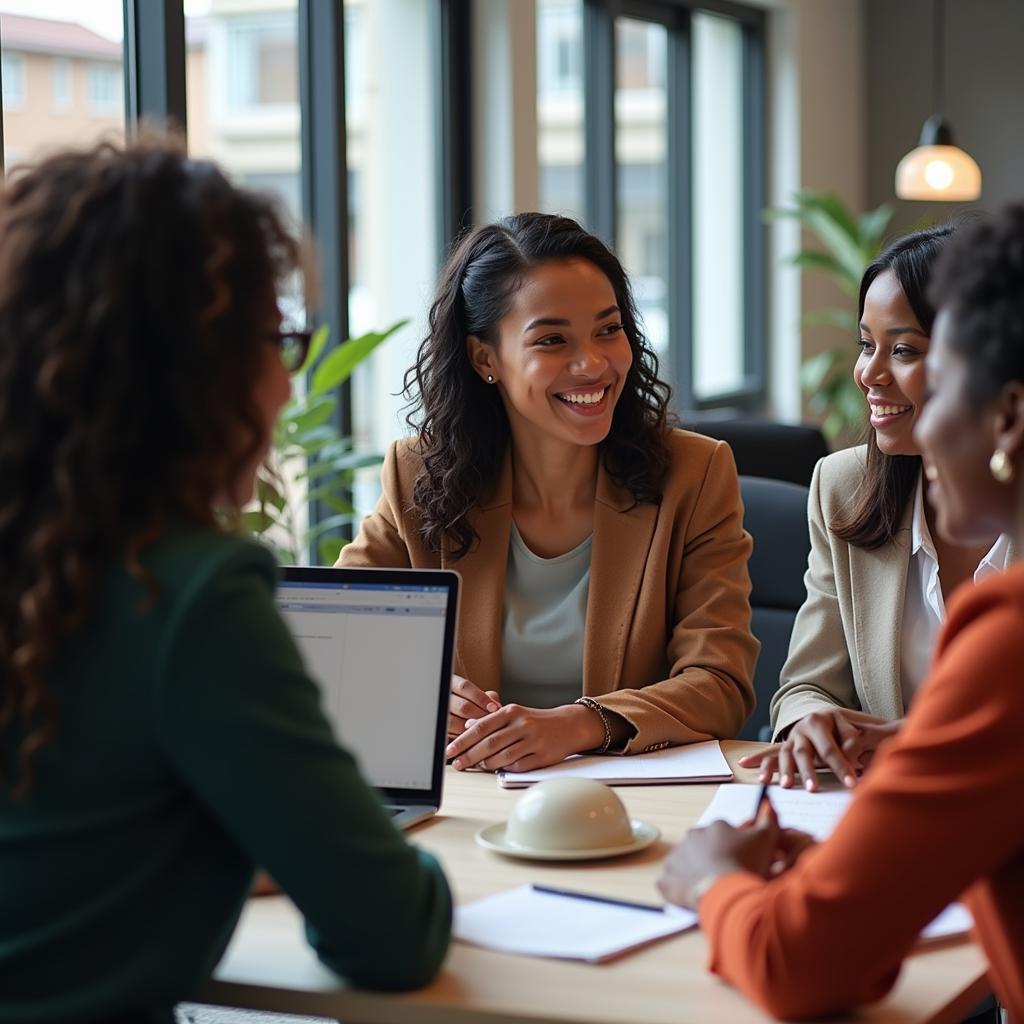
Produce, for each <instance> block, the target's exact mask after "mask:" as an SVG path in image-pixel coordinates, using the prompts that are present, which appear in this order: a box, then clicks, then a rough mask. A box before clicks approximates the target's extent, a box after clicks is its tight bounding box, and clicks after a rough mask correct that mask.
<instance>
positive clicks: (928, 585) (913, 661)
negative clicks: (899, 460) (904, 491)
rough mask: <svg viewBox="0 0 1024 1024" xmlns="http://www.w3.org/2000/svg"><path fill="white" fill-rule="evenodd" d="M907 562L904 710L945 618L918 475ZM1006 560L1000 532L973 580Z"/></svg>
mask: <svg viewBox="0 0 1024 1024" xmlns="http://www.w3.org/2000/svg"><path fill="white" fill-rule="evenodd" d="M910 531H911V550H910V564H909V565H908V567H907V593H906V597H905V599H904V602H903V630H902V634H901V638H900V648H901V650H900V669H901V671H900V687H901V689H902V692H903V707H904V710H906V709H908V708H909V707H910V702H911V700H912V699H913V697H914V694H915V693H916V692H917V690H918V687H919V686H920V685H921V683H922V682H923V681H924V678H925V676H926V675H927V674H928V669H929V668H930V667H931V662H932V654H933V653H934V651H935V643H936V641H937V640H938V637H939V631H940V630H941V629H942V625H943V623H944V622H945V621H946V603H945V601H944V600H943V597H942V586H941V585H940V583H939V560H938V555H937V554H936V552H935V544H934V542H933V541H932V535H931V532H930V531H929V529H928V522H927V520H926V519H925V517H924V480H923V474H922V476H921V477H919V478H918V481H917V488H916V489H915V491H914V517H913V520H912V522H911V527H910ZM1009 564H1010V539H1009V538H1008V537H1007V536H1006V534H1000V535H999V537H998V538H996V542H995V544H993V545H992V547H991V548H990V549H989V551H988V554H986V555H985V557H984V558H982V560H981V561H980V562H979V563H978V568H977V569H975V571H974V582H975V583H979V582H981V580H983V579H985V577H986V576H991V575H992V574H993V573H996V572H1004V571H1005V570H1006V568H1007V567H1008V566H1009Z"/></svg>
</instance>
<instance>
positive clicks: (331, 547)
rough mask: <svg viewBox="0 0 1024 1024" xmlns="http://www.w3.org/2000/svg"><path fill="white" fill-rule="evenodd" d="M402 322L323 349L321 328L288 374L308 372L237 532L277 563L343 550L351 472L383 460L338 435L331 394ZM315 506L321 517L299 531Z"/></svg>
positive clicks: (278, 428)
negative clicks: (256, 541) (255, 540)
mask: <svg viewBox="0 0 1024 1024" xmlns="http://www.w3.org/2000/svg"><path fill="white" fill-rule="evenodd" d="M407 322H408V321H407V320H399V321H398V322H397V323H394V324H392V325H391V326H390V327H389V328H387V330H385V331H381V332H377V331H371V332H369V333H368V334H363V335H361V336H360V337H358V338H351V339H349V340H348V341H345V342H343V343H342V344H340V345H338V346H337V347H336V348H333V349H331V350H329V351H328V350H327V341H328V337H329V333H330V332H329V329H328V327H327V326H326V325H323V326H321V327H320V328H318V329H317V331H316V333H315V334H314V335H313V338H312V340H311V341H310V346H309V353H308V355H307V356H306V360H305V362H304V363H303V365H302V366H300V367H299V369H298V370H296V371H295V374H294V376H295V377H297V378H301V377H303V376H304V375H307V374H308V383H307V386H306V387H305V388H303V387H301V386H298V387H296V388H295V389H294V391H295V393H294V394H293V395H292V397H291V399H290V401H289V402H288V403H287V405H285V407H284V408H283V409H282V410H281V415H280V416H279V417H278V421H277V424H276V425H275V427H274V434H273V439H272V442H271V448H270V453H269V454H268V456H267V459H266V461H265V462H264V464H263V466H262V467H261V468H260V471H259V474H258V475H257V478H256V495H255V501H254V504H253V506H252V507H251V508H250V509H249V510H248V511H246V512H245V514H244V516H243V526H244V527H245V528H246V529H248V530H250V531H251V532H252V533H254V534H255V535H256V536H257V537H259V538H260V539H261V540H263V541H264V543H266V544H268V545H269V546H270V547H271V548H273V549H274V551H275V552H276V554H277V556H278V558H279V559H280V560H281V561H282V562H285V563H295V562H298V561H300V560H301V556H302V553H303V552H305V551H308V550H309V549H311V548H312V549H314V550H315V551H316V554H317V556H318V558H319V560H320V561H321V562H323V563H325V564H327V565H331V564H333V563H334V561H335V560H336V559H337V557H338V553H339V552H340V551H341V549H342V547H343V546H344V544H345V541H344V540H343V539H342V537H341V536H340V531H341V529H342V528H343V527H344V526H346V525H348V524H349V523H351V522H352V520H353V518H354V517H355V515H356V510H355V508H354V507H353V506H352V503H351V501H350V500H349V491H350V488H351V486H352V481H353V478H354V476H355V473H356V471H357V470H359V469H362V468H363V467H365V466H374V465H379V464H380V462H381V461H382V458H383V457H382V456H381V454H380V453H379V452H360V451H355V450H354V448H353V444H352V439H351V438H350V437H344V436H342V434H341V432H340V431H339V430H338V427H337V425H336V422H335V413H336V412H337V409H338V388H339V387H340V386H341V384H343V383H344V382H345V381H346V380H348V378H349V377H350V376H351V375H352V372H353V370H355V368H356V367H357V366H358V365H359V364H360V363H362V362H363V360H365V359H366V358H367V357H368V356H369V355H370V353H371V352H373V351H374V349H376V348H377V346H378V345H380V344H381V342H383V341H384V340H385V339H387V338H389V337H390V336H391V335H392V334H394V333H395V332H396V331H397V330H399V329H400V328H401V327H403V326H404V325H405V324H406V323H407ZM314 501H315V502H317V503H318V504H319V505H320V507H321V508H323V509H326V510H327V511H328V514H327V515H326V516H323V517H321V518H320V519H319V520H318V521H317V522H315V523H312V524H310V525H306V522H307V510H308V507H309V505H310V504H311V503H312V502H314Z"/></svg>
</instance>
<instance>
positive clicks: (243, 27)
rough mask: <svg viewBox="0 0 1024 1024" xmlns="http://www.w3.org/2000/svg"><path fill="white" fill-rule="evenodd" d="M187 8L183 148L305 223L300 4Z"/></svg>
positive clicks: (293, 0) (217, 0)
mask: <svg viewBox="0 0 1024 1024" xmlns="http://www.w3.org/2000/svg"><path fill="white" fill-rule="evenodd" d="M267 6H268V5H263V4H256V3H251V4H244V5H243V4H239V3H232V2H228V0H207V2H205V3H195V2H192V3H189V4H188V5H187V6H186V9H185V13H186V20H185V45H186V57H185V69H186V78H185V87H186V96H187V102H188V148H189V152H190V153H191V154H192V155H193V156H196V157H206V158H209V159H213V160H216V161H217V162H218V163H220V164H221V166H223V167H224V168H225V169H226V170H227V171H228V172H230V173H231V174H232V175H234V177H235V179H236V180H237V181H239V182H240V183H242V184H246V185H249V186H250V187H252V188H256V189H260V190H263V191H267V192H271V193H273V194H274V195H275V196H277V198H278V199H279V200H280V201H281V203H282V205H283V206H284V208H285V209H286V210H287V211H288V212H289V214H290V215H291V217H292V220H293V222H294V224H295V225H296V226H297V225H298V224H300V223H301V221H302V198H301V197H302V185H301V179H300V170H301V167H302V153H301V130H302V121H301V115H300V111H299V62H298V11H297V0H283V2H280V3H277V4H275V5H273V7H272V8H270V9H266V10H260V8H261V7H267Z"/></svg>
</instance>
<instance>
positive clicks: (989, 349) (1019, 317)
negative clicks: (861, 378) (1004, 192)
mask: <svg viewBox="0 0 1024 1024" xmlns="http://www.w3.org/2000/svg"><path fill="white" fill-rule="evenodd" d="M929 296H930V298H931V300H932V302H933V303H935V305H936V307H938V308H940V309H942V310H945V311H947V312H949V313H950V314H951V315H952V317H953V325H954V329H953V331H952V332H951V334H950V347H951V348H952V349H953V350H954V351H955V352H957V353H958V354H959V355H962V356H964V357H965V358H966V360H967V366H968V378H967V380H968V398H969V399H970V400H971V401H972V402H973V403H974V404H976V405H981V404H983V403H984V402H987V401H989V400H990V399H992V398H994V397H995V396H996V395H997V394H999V392H1000V390H1001V389H1002V388H1003V386H1004V385H1005V384H1007V383H1008V382H1009V381H1024V202H1015V203H1011V204H1010V205H1008V206H1006V207H1004V208H1003V209H1002V210H1001V211H1000V212H999V213H997V214H994V215H990V216H987V217H983V218H979V219H978V220H975V221H973V222H972V223H970V224H969V225H967V226H965V227H962V228H961V229H960V230H959V231H958V232H957V234H956V237H955V238H954V239H953V240H952V241H951V242H950V244H949V245H948V246H947V247H946V249H945V251H944V252H943V254H942V256H941V258H940V259H939V262H938V263H937V265H936V268H935V274H934V277H933V278H932V284H931V287H930V290H929Z"/></svg>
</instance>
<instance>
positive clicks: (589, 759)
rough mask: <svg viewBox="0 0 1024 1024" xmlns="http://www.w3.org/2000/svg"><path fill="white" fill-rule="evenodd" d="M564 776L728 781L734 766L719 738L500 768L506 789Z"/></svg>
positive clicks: (644, 782)
mask: <svg viewBox="0 0 1024 1024" xmlns="http://www.w3.org/2000/svg"><path fill="white" fill-rule="evenodd" d="M563 776H569V777H573V778H579V779H596V780H597V781H598V782H604V783H606V784H607V785H609V786H656V785H658V784H660V783H679V782H726V781H728V780H729V779H731V778H732V769H731V768H730V767H729V762H728V761H726V759H725V755H724V754H723V753H722V748H721V747H720V746H719V744H718V740H708V741H707V742H706V743H691V744H690V745H689V746H685V747H668V748H667V749H665V750H656V751H653V752H652V753H650V754H634V755H632V756H630V757H616V756H614V755H611V756H609V755H607V754H605V755H601V756H597V755H590V756H581V755H579V754H577V755H574V756H573V757H567V758H566V759H565V760H564V761H562V762H561V763H559V764H556V765H552V766H551V767H550V768H539V769H537V771H532V772H508V771H501V772H498V785H499V786H501V787H502V788H503V789H522V788H524V787H525V786H532V785H533V784H534V783H535V782H543V781H544V780H545V779H557V778H561V777H563Z"/></svg>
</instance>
